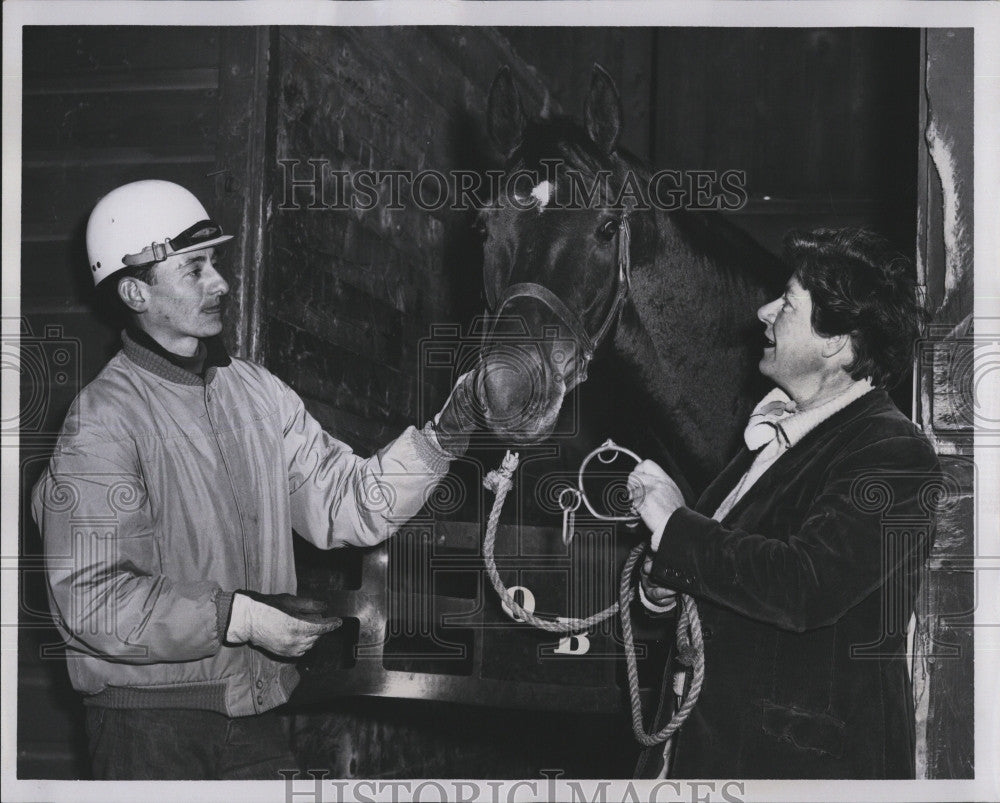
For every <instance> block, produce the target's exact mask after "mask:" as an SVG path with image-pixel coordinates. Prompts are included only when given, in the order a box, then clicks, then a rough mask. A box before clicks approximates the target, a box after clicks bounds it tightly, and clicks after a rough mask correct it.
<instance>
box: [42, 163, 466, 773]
mask: <svg viewBox="0 0 1000 803" xmlns="http://www.w3.org/2000/svg"><path fill="white" fill-rule="evenodd" d="M229 239H231V236H230V235H226V234H223V232H222V229H221V228H220V227H219V226H218V224H216V223H215V222H213V221H212V220H211V218H210V217H209V215H208V213H207V212H206V211H205V208H204V207H203V206H202V205H201V203H200V202H199V201H198V199H197V198H195V196H194V195H192V194H191V193H190V192H188V191H187V190H186V189H184V188H183V187H180V186H178V185H176V184H172V183H170V182H165V181H139V182H134V183H131V184H126V185H124V186H122V187H119V188H118V189H116V190H114V191H112V192H111V193H109V194H108V195H106V196H105V197H104V198H102V199H101V200H100V201H99V202H98V204H97V205H96V207H95V208H94V210H93V212H92V213H91V216H90V220H89V222H88V226H87V248H88V256H89V260H90V270H91V273H92V276H93V279H94V283H95V286H97V287H98V288H99V289H100V290H104V291H110V292H113V293H114V294H115V295H116V296H117V299H118V300H119V301H120V303H121V304H122V305H124V308H125V309H126V310H127V311H128V313H129V316H130V319H131V323H130V324H129V326H128V327H127V329H126V331H124V332H123V333H122V349H121V351H120V352H119V353H118V354H116V355H115V356H114V357H113V358H112V359H111V360H110V362H109V363H108V364H107V366H105V368H104V369H103V370H102V371H101V373H100V374H99V375H98V377H97V378H96V379H95V380H94V381H93V382H91V383H90V384H89V385H87V387H86V388H84V389H83V391H82V392H81V393H80V395H79V396H78V397H77V399H76V400H75V401H74V403H73V407H72V408H71V410H70V413H69V417H71V418H72V420H73V421H74V426H73V427H71V428H70V427H64V430H63V432H62V433H61V434H60V437H59V441H58V443H57V445H56V447H55V450H54V453H53V456H52V460H51V462H50V464H49V467H48V469H47V471H46V472H45V473H44V474H43V476H42V478H41V479H40V480H39V482H38V484H37V485H36V486H35V488H34V492H33V495H32V512H33V515H34V517H35V521H36V522H37V523H38V526H39V529H40V531H41V533H42V537H43V540H44V544H45V555H46V563H47V575H48V585H49V597H50V602H51V606H52V610H53V613H54V617H55V619H56V622H57V625H58V627H59V629H60V631H61V633H62V635H63V637H64V638H65V641H66V645H67V655H68V659H69V660H68V666H69V672H70V677H71V680H72V682H73V686H74V688H76V689H77V690H79V691H80V692H82V693H83V694H84V695H85V698H84V702H85V705H86V710H87V731H88V738H89V741H90V751H91V758H92V764H93V770H94V776H95V778H99V779H260V778H263V779H278V778H279V777H280V776H278V775H277V772H278V770H281V769H295V768H296V762H295V759H294V757H293V756H292V754H291V750H290V746H289V738H288V736H287V734H286V732H285V730H284V729H283V727H282V724H281V720H280V719H279V718H278V717H277V716H275V715H274V713H273V711H272V709H274V708H275V707H276V706H278V705H280V704H282V703H284V702H285V701H286V700H287V699H288V696H289V694H290V692H291V691H292V689H293V688H294V687H295V685H296V683H297V682H298V675H297V672H296V670H295V666H294V663H293V661H292V660H291V659H294V658H296V657H298V656H301V655H302V654H304V653H305V652H306V651H307V650H308V649H309V648H310V647H311V646H312V645H313V644H314V643H315V642H316V640H317V639H318V638H319V637H320V636H321V635H322V634H324V633H326V632H329V631H330V630H332V629H334V628H336V627H337V626H339V624H340V620H339V619H337V618H336V617H334V616H328V615H327V612H326V611H325V610H324V606H323V605H322V604H320V603H318V602H316V601H313V600H308V599H303V598H300V597H297V596H295V590H296V579H295V566H294V560H293V555H292V541H291V534H292V528H293V527H294V529H295V530H296V532H298V533H299V534H300V535H302V536H303V537H305V538H306V539H308V540H309V541H310V542H312V543H313V544H315V545H316V546H318V547H320V548H324V549H329V548H333V547H339V546H345V545H354V546H361V547H364V546H371V545H374V544H378V543H380V542H381V541H383V540H384V539H386V538H388V537H389V536H390V535H392V534H393V533H394V532H395V531H396V529H397V528H398V527H399V526H400V525H401V524H403V523H404V522H405V521H407V520H408V519H409V518H410V517H412V516H413V515H414V514H415V513H416V512H417V511H418V510H419V509H420V507H421V506H422V504H423V502H424V500H425V499H426V498H427V494H428V492H429V491H430V489H431V488H432V487H433V485H434V484H435V483H436V482H437V481H438V480H439V479H440V478H441V477H442V476H443V475H444V474H445V472H446V471H447V468H448V464H449V461H450V459H451V458H452V457H454V456H456V455H457V454H460V453H462V452H463V451H464V449H465V448H466V446H467V443H468V434H467V433H468V432H469V430H470V429H471V428H472V425H473V418H472V416H471V415H470V408H469V402H470V401H471V395H470V394H471V392H472V390H473V383H474V381H475V377H474V375H471V374H470V375H466V376H465V377H463V378H462V379H460V380H459V382H458V384H457V385H456V388H455V390H454V391H453V393H452V395H451V396H450V397H449V400H448V402H447V403H446V405H445V409H444V410H442V412H441V413H439V414H438V416H436V417H435V420H434V421H433V422H428V423H427V425H425V426H424V428H423V429H416V428H415V427H412V426H411V427H408V428H407V429H406V431H405V432H403V434H402V435H400V436H399V437H398V438H397V439H396V440H394V441H393V442H392V443H390V444H389V445H388V446H386V447H384V448H383V449H381V450H380V451H379V452H377V453H376V454H375V455H373V456H372V457H370V458H368V459H361V458H360V457H358V456H356V455H354V454H353V453H352V451H351V449H350V448H349V447H348V446H347V445H346V444H344V443H342V442H340V441H338V440H336V439H335V438H333V437H331V436H330V435H328V434H327V433H326V432H324V431H323V430H322V429H321V428H320V426H319V424H318V423H317V422H316V421H315V420H314V419H313V418H312V416H310V415H309V413H308V412H306V410H305V407H304V405H303V403H302V400H301V399H300V398H299V397H298V396H297V395H296V394H295V393H294V392H293V391H292V390H291V389H290V388H289V387H288V386H287V385H285V384H284V383H283V382H282V381H281V380H280V379H278V378H277V377H275V376H274V375H272V374H271V373H270V372H268V371H267V370H265V369H264V368H262V367H260V366H258V365H255V364H253V363H250V362H247V361H245V360H241V359H236V358H231V357H230V356H229V355H228V354H227V353H226V350H225V348H224V346H223V345H222V343H221V338H219V337H218V335H219V334H220V332H221V331H222V306H223V299H224V298H225V296H226V294H227V293H228V291H229V286H228V284H227V283H226V281H225V279H224V278H223V277H222V276H221V275H220V273H219V272H218V270H217V266H216V248H217V247H218V246H220V245H222V244H223V243H224V242H226V241H227V240H229ZM69 417H68V418H69Z"/></svg>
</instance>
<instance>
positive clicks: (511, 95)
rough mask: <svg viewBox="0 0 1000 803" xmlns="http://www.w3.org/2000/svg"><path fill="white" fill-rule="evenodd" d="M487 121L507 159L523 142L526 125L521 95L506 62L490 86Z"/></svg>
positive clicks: (493, 137)
mask: <svg viewBox="0 0 1000 803" xmlns="http://www.w3.org/2000/svg"><path fill="white" fill-rule="evenodd" d="M486 123H487V127H488V129H489V132H490V137H491V138H492V140H493V142H494V143H496V146H497V147H498V148H499V149H500V153H501V154H502V155H503V157H504V158H505V159H506V158H507V157H509V156H510V155H511V154H512V153H513V152H514V150H515V149H516V148H517V146H518V145H520V144H521V139H522V137H523V136H524V126H525V118H524V109H523V108H521V96H520V95H519V94H518V91H517V86H515V84H514V78H513V76H512V75H511V74H510V67H508V66H507V65H506V64H505V65H504V66H503V67H501V68H500V69H499V70H498V71H497V74H496V78H494V79H493V85H492V86H491V87H490V97H489V101H488V102H487V104H486Z"/></svg>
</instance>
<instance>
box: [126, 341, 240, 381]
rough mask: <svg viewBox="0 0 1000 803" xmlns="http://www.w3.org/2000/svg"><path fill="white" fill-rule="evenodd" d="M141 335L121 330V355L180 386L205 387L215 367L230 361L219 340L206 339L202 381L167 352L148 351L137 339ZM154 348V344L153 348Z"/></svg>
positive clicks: (161, 350) (158, 349) (200, 377)
mask: <svg viewBox="0 0 1000 803" xmlns="http://www.w3.org/2000/svg"><path fill="white" fill-rule="evenodd" d="M140 339H141V336H137V335H134V334H133V333H131V332H129V331H128V330H123V331H122V351H124V352H125V356H126V357H128V358H129V359H130V360H132V362H134V363H135V364H136V365H138V366H139V367H141V368H145V369H146V370H147V371H150V372H151V373H154V374H156V375H157V376H159V377H160V378H162V379H166V380H167V381H168V382H176V383H177V384H180V385H208V384H210V383H211V381H212V379H213V378H214V377H215V370H216V368H219V367H224V366H226V365H229V363H230V362H232V360H231V359H230V357H229V352H228V351H226V347H225V345H224V344H223V342H222V338H221V337H218V336H216V337H210V338H207V339H205V340H204V341H202V342H203V343H204V345H205V348H206V354H205V363H204V366H205V367H204V378H202V376H201V375H199V374H196V373H194V372H193V371H189V370H187V369H186V368H183V367H181V366H180V365H178V364H176V363H175V362H173V361H171V360H170V358H169V356H168V355H169V352H167V351H166V350H164V349H162V348H157V349H155V350H154V348H151V347H150V346H148V345H145V344H143V343H141V342H139V340H140ZM155 345H158V344H155V341H154V346H155Z"/></svg>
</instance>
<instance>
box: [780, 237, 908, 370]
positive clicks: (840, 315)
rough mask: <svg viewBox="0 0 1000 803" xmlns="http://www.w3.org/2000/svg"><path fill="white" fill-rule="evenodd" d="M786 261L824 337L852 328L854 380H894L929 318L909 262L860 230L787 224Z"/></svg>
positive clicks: (818, 331)
mask: <svg viewBox="0 0 1000 803" xmlns="http://www.w3.org/2000/svg"><path fill="white" fill-rule="evenodd" d="M784 247H785V260H786V262H787V264H788V265H789V266H790V267H791V268H792V269H793V271H794V275H795V277H796V278H797V279H798V280H799V283H800V284H801V285H802V286H803V287H804V288H805V289H806V290H808V291H809V295H810V296H811V298H812V303H813V311H812V327H813V329H814V330H815V331H816V333H817V334H820V335H823V336H825V337H830V336H833V335H843V334H849V335H850V336H851V344H852V345H853V347H854V360H853V361H852V362H851V364H850V365H848V366H846V368H845V370H846V371H847V372H848V373H849V374H850V375H851V378H852V379H864V378H865V377H869V378H870V379H871V381H872V384H873V385H875V386H877V387H885V388H888V387H892V386H893V385H895V384H896V383H897V382H898V381H899V380H900V379H901V378H902V377H903V376H904V375H905V374H906V371H907V369H908V368H909V367H910V364H911V360H912V356H913V347H914V343H915V342H916V340H917V338H918V337H919V336H920V332H921V329H922V326H923V325H924V324H925V323H926V322H927V313H926V311H925V310H924V309H923V307H922V306H921V305H920V301H919V300H918V298H917V285H916V281H915V279H914V277H913V270H912V265H911V263H910V261H909V260H908V259H907V258H906V257H904V256H903V255H902V254H900V253H899V252H898V251H897V250H895V249H894V248H893V247H892V246H891V245H890V244H889V242H888V241H887V240H885V239H884V238H883V237H880V236H879V235H877V234H875V233H873V232H871V231H867V230H865V229H853V228H850V229H816V230H814V231H809V232H802V231H792V232H789V233H788V234H787V235H786V236H785V242H784Z"/></svg>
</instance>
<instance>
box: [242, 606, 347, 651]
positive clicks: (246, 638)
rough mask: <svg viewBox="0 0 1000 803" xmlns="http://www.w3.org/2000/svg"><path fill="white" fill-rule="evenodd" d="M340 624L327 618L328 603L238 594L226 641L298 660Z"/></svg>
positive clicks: (336, 620)
mask: <svg viewBox="0 0 1000 803" xmlns="http://www.w3.org/2000/svg"><path fill="white" fill-rule="evenodd" d="M341 624H343V620H341V619H340V618H338V617H336V616H327V615H326V604H325V603H322V602H319V601H318V600H312V599H306V598H305V597H296V596H294V595H292V594H257V593H254V592H252V591H237V592H236V593H235V594H233V609H232V613H231V614H230V616H229V628H228V629H227V630H226V641H227V642H229V643H231V644H245V643H246V642H250V643H251V644H255V645H256V646H258V647H261V648H262V649H265V650H267V651H268V652H272V653H274V654H275V655H280V656H283V657H286V658H298V657H299V656H300V655H304V654H305V652H306V650H308V649H309V648H310V647H312V645H313V644H315V643H316V640H317V639H318V638H319V637H320V636H322V635H323V634H324V633H329V632H330V631H331V630H336V629H337V628H338V627H340V625H341Z"/></svg>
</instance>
